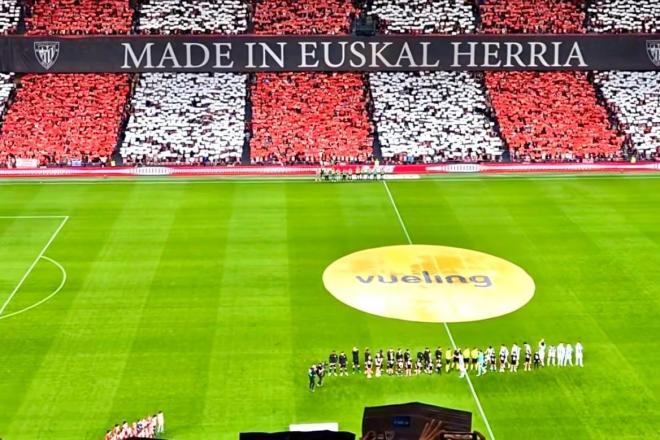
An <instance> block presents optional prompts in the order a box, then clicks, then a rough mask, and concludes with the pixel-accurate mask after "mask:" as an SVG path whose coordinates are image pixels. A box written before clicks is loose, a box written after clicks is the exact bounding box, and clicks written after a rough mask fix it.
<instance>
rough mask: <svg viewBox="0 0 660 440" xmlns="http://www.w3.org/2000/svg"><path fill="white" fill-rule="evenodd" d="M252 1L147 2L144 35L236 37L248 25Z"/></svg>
mask: <svg viewBox="0 0 660 440" xmlns="http://www.w3.org/2000/svg"><path fill="white" fill-rule="evenodd" d="M250 5H251V3H250V1H249V0H145V1H143V2H142V3H141V4H140V14H139V28H140V31H141V32H142V33H153V34H176V33H185V34H189V33H197V34H200V33H215V34H218V33H220V34H236V33H239V32H244V31H245V29H247V25H248V16H249V10H250Z"/></svg>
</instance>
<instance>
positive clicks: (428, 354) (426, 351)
mask: <svg viewBox="0 0 660 440" xmlns="http://www.w3.org/2000/svg"><path fill="white" fill-rule="evenodd" d="M430 363H431V349H430V348H428V347H426V348H425V349H424V365H425V366H427V367H428V365H429V364H430Z"/></svg>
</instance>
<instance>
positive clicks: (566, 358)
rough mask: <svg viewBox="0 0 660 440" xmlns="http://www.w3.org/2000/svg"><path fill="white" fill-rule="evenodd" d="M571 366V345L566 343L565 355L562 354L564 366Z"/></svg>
mask: <svg viewBox="0 0 660 440" xmlns="http://www.w3.org/2000/svg"><path fill="white" fill-rule="evenodd" d="M569 365H570V366H571V367H572V366H573V346H572V345H571V344H566V355H565V356H564V366H565V367H566V366H569Z"/></svg>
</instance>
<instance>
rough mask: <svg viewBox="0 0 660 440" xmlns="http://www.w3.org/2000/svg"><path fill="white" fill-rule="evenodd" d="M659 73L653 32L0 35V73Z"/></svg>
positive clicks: (659, 43) (658, 42)
mask: <svg viewBox="0 0 660 440" xmlns="http://www.w3.org/2000/svg"><path fill="white" fill-rule="evenodd" d="M657 69H660V34H636V35H562V36H559V35H516V36H513V35H462V36H440V35H432V36H418V37H414V36H398V37H397V36H379V37H371V38H355V37H336V36H302V37H299V36H296V37H293V36H292V37H268V36H266V37H263V36H259V37H257V36H231V37H224V36H162V37H151V36H149V37H146V36H145V37H143V36H106V37H61V38H58V37H23V36H6V37H0V71H2V72H36V73H45V72H260V71H261V72H263V71H269V72H279V71H406V70H657Z"/></svg>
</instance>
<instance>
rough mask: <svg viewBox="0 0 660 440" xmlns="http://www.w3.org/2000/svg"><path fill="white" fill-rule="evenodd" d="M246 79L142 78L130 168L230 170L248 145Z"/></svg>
mask: <svg viewBox="0 0 660 440" xmlns="http://www.w3.org/2000/svg"><path fill="white" fill-rule="evenodd" d="M245 93H246V75H240V74H230V73H224V74H223V73H215V74H203V73H181V74H168V73H154V74H145V75H143V76H142V77H141V78H140V81H139V83H138V85H137V87H136V91H135V94H134V96H133V100H132V102H133V105H132V114H131V117H130V119H129V122H128V126H127V128H126V136H125V139H124V143H123V145H122V148H121V154H122V157H123V158H124V161H125V162H128V163H179V164H199V163H204V164H208V163H212V164H220V163H222V164H228V163H235V162H237V161H240V159H241V154H242V151H243V143H244V139H245Z"/></svg>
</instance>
